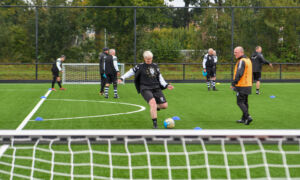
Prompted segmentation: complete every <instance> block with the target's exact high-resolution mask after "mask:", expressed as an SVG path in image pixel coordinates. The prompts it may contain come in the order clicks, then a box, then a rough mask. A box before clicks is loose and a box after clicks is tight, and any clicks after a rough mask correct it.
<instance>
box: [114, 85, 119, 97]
mask: <svg viewBox="0 0 300 180" xmlns="http://www.w3.org/2000/svg"><path fill="white" fill-rule="evenodd" d="M114 95H115V96H117V95H118V89H117V85H116V84H114Z"/></svg>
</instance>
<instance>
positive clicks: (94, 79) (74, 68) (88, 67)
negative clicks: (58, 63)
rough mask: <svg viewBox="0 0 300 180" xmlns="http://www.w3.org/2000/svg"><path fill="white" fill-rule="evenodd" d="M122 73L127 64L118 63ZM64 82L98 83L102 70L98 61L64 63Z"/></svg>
mask: <svg viewBox="0 0 300 180" xmlns="http://www.w3.org/2000/svg"><path fill="white" fill-rule="evenodd" d="M118 66H119V71H120V74H121V75H123V74H124V72H125V64H123V63H118ZM62 71H63V73H62V83H63V84H98V83H100V70H99V64H98V63H63V64H62Z"/></svg>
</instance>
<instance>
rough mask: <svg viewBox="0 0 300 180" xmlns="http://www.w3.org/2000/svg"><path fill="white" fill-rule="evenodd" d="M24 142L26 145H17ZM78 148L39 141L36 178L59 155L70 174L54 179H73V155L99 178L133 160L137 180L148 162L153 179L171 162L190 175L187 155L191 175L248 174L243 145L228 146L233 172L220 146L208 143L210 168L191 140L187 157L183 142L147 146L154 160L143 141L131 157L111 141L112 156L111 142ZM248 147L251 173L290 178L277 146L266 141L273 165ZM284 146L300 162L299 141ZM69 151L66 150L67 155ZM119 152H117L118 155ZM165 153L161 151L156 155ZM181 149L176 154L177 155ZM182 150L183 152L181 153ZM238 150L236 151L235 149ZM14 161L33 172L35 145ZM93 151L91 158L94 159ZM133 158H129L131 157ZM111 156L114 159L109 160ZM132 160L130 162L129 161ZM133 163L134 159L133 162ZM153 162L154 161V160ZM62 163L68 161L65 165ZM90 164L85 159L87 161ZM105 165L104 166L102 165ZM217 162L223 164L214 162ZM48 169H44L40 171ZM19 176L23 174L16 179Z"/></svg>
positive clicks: (78, 170)
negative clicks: (228, 172) (41, 143)
mask: <svg viewBox="0 0 300 180" xmlns="http://www.w3.org/2000/svg"><path fill="white" fill-rule="evenodd" d="M15 147H17V148H18V147H23V148H24V146H15ZM70 147H71V149H72V152H73V156H72V155H71V153H70V151H69V149H68V146H66V145H65V146H64V145H55V144H54V145H52V146H51V149H52V150H53V151H55V154H54V156H53V155H52V153H51V152H50V149H49V146H48V145H38V146H37V148H36V150H35V154H34V157H35V161H34V168H35V171H34V174H33V177H34V178H42V179H50V172H51V161H52V158H54V159H53V160H54V162H56V164H55V165H54V166H53V171H54V172H56V173H64V174H65V175H66V176H62V175H55V176H54V179H70V174H71V171H72V163H71V161H72V159H73V163H74V164H75V165H74V166H73V173H74V175H87V176H89V175H90V174H91V166H90V163H91V159H92V162H93V164H94V166H93V175H94V176H98V177H100V176H101V177H106V178H107V179H109V178H110V172H111V171H110V168H109V167H110V166H113V169H112V174H113V177H114V178H125V179H129V178H130V169H129V165H131V167H132V168H133V170H132V177H133V178H134V179H149V167H148V164H151V171H152V173H151V175H152V178H153V179H168V178H169V173H168V163H169V164H170V167H171V177H172V179H187V178H188V167H187V161H186V158H187V157H188V159H189V165H190V167H191V178H192V179H208V174H207V173H208V171H209V173H210V174H211V178H212V179H226V178H229V177H230V179H246V178H247V175H246V167H245V164H244V163H245V161H244V157H243V154H242V152H241V146H240V145H232V144H231V145H225V151H226V152H227V153H228V154H227V156H226V158H227V163H228V165H229V167H230V168H229V171H230V176H227V173H226V168H225V164H226V163H225V160H224V154H223V152H222V147H221V145H212V144H210V145H205V148H206V150H207V151H208V154H207V160H208V163H209V165H210V167H209V168H208V167H207V166H206V162H205V154H204V151H203V147H202V146H201V145H195V144H188V145H186V150H187V152H188V153H189V155H188V156H186V155H185V154H184V150H183V147H182V146H181V145H174V144H168V145H167V148H168V152H169V155H167V153H166V149H165V147H164V146H163V145H153V144H152V145H151V144H149V145H148V149H149V152H150V153H151V154H150V155H149V159H150V161H148V157H147V155H146V153H145V152H146V149H145V146H144V145H138V144H129V145H128V151H129V152H130V156H128V154H127V152H126V147H125V146H124V145H112V146H111V150H110V152H111V153H112V156H111V157H110V155H109V154H108V153H107V152H108V151H109V147H108V145H107V144H104V145H92V146H91V149H92V151H93V153H90V151H89V147H88V145H87V144H82V145H71V146H70ZM244 147H245V151H246V152H247V153H248V154H247V155H246V159H247V164H248V167H249V172H250V177H251V178H265V177H267V174H266V173H267V170H269V172H270V176H271V177H272V178H283V179H284V178H285V177H286V173H285V168H284V166H283V156H282V154H281V152H280V150H279V148H278V147H277V146H274V145H264V146H263V147H264V149H265V150H266V151H268V152H266V153H265V156H266V161H267V162H268V164H269V166H266V165H265V164H264V160H263V156H264V154H263V153H262V152H261V151H259V150H260V147H259V146H258V145H257V144H252V145H245V146H244ZM283 149H284V150H285V152H286V153H287V155H286V164H287V165H298V166H299V163H300V162H299V159H300V155H299V154H289V153H292V152H298V153H299V146H297V145H283ZM62 153H67V154H62ZM116 153H117V154H116ZM155 153H160V154H155ZM175 153H177V155H175ZM178 153H180V154H178ZM233 153H234V154H233ZM12 154H13V149H9V150H7V151H6V153H5V155H4V156H3V157H2V158H1V159H0V169H1V170H2V171H6V172H10V171H11V166H10V165H6V164H5V163H8V164H11V163H12V161H13V159H12V157H11V155H12ZM15 156H16V157H17V158H16V159H15V165H22V166H25V167H29V169H23V168H20V167H18V166H16V167H15V168H14V171H13V172H14V174H19V175H24V176H28V177H30V174H31V167H32V164H33V161H32V159H33V158H32V157H33V149H25V150H24V149H22V150H21V149H19V150H16V152H15ZM91 156H92V158H91ZM129 157H130V158H129ZM110 159H111V164H110ZM129 159H130V161H129ZM129 162H130V163H129ZM149 162H150V163H149ZM61 163H63V164H61ZM83 163H85V164H83ZM99 166H100V167H99ZM213 166H218V167H213ZM41 170H43V171H41ZM289 173H290V177H292V178H296V177H297V178H299V177H300V168H299V167H298V168H292V167H290V168H289ZM0 178H3V179H9V175H6V174H4V173H1V172H0ZM17 179H18V178H17ZM75 179H89V178H75Z"/></svg>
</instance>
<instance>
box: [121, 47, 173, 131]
mask: <svg viewBox="0 0 300 180" xmlns="http://www.w3.org/2000/svg"><path fill="white" fill-rule="evenodd" d="M143 57H144V63H141V64H138V65H136V66H135V67H134V68H131V69H130V70H129V71H128V72H126V73H125V74H124V75H123V76H122V77H121V78H120V80H119V83H121V82H122V81H124V80H125V79H126V78H129V77H131V76H133V75H134V76H135V78H134V83H135V87H136V89H137V92H138V93H141V95H142V96H143V98H144V99H145V101H147V103H148V104H149V106H150V115H151V119H152V121H153V128H154V129H156V128H157V111H158V110H160V109H166V108H167V107H168V103H167V100H166V98H165V96H164V94H163V93H162V90H163V89H167V88H168V89H169V90H172V89H173V88H174V87H173V86H172V85H171V84H168V83H167V82H166V81H165V80H164V78H163V76H162V75H161V73H160V70H159V68H158V65H157V64H154V63H152V59H153V54H152V52H151V51H145V52H144V53H143Z"/></svg>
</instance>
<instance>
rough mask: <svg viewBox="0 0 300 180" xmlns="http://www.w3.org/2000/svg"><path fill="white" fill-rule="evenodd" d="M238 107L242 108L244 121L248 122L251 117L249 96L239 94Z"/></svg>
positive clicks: (237, 95)
mask: <svg viewBox="0 0 300 180" xmlns="http://www.w3.org/2000/svg"><path fill="white" fill-rule="evenodd" d="M236 97H237V105H238V106H239V107H240V109H241V110H242V112H243V116H242V119H243V120H246V119H247V118H248V116H249V111H248V109H249V105H248V94H242V93H239V92H237V94H236Z"/></svg>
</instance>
